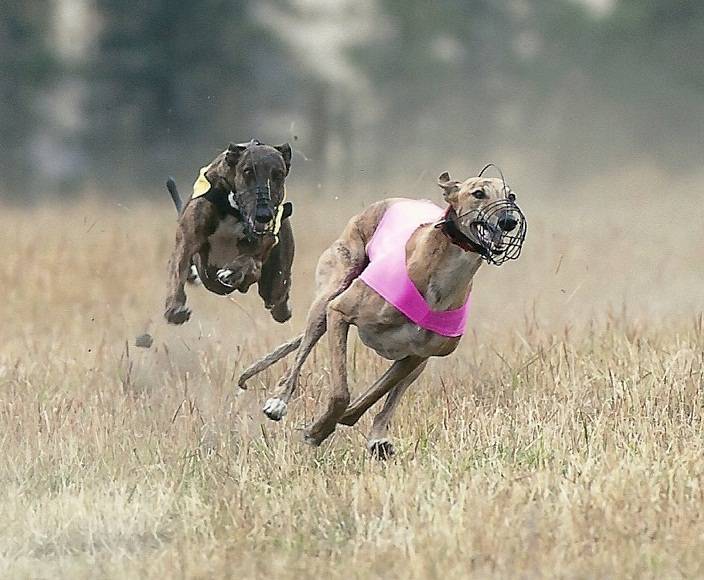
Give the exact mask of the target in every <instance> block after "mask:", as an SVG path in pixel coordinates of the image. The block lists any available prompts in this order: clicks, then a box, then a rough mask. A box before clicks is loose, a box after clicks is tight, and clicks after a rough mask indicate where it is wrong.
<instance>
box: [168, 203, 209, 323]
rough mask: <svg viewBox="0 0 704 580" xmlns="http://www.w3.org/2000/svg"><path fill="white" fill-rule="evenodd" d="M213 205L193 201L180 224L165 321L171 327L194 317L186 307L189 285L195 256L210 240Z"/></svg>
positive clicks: (187, 207) (172, 261) (171, 261)
mask: <svg viewBox="0 0 704 580" xmlns="http://www.w3.org/2000/svg"><path fill="white" fill-rule="evenodd" d="M210 205H211V204H210V203H209V202H207V201H206V200H201V199H197V200H193V201H192V202H190V203H189V204H188V205H187V206H186V209H185V210H184V212H183V214H182V215H181V217H180V218H179V221H178V226H177V228H176V244H175V246H174V251H173V252H172V254H171V259H170V260H169V267H168V270H169V273H168V278H169V279H168V288H167V297H166V304H165V310H164V318H166V320H167V321H168V322H170V323H171V324H183V323H184V322H186V321H187V320H188V319H189V318H190V317H191V311H190V310H189V309H188V308H186V289H185V284H186V280H187V279H188V276H189V274H190V273H191V263H192V260H193V256H194V255H195V254H196V253H198V252H199V251H200V249H201V248H202V246H203V244H204V243H206V241H207V237H208V228H209V227H210V222H211V221H212V219H211V218H212V216H211V208H210V207H209V206H210ZM211 229H212V227H211Z"/></svg>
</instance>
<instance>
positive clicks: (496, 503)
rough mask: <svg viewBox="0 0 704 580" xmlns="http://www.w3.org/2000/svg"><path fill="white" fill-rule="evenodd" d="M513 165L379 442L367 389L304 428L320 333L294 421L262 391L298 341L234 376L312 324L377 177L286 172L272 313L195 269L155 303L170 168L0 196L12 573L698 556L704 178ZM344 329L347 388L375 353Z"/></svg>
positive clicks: (480, 573)
mask: <svg viewBox="0 0 704 580" xmlns="http://www.w3.org/2000/svg"><path fill="white" fill-rule="evenodd" d="M698 186H699V189H697V187H698ZM514 187H515V188H516V190H517V191H518V192H519V200H520V201H521V203H522V206H523V208H524V210H525V212H526V214H527V216H528V219H529V233H528V241H527V243H526V247H525V251H524V255H523V257H522V258H521V260H519V261H518V262H512V263H509V264H507V265H506V266H504V267H502V268H501V269H496V268H493V267H484V268H483V269H482V270H481V271H480V272H479V274H478V277H477V282H476V287H475V288H476V289H475V294H474V303H473V308H474V310H473V312H472V315H471V325H470V326H471V332H470V333H469V334H468V335H467V336H466V337H465V339H464V341H463V343H462V345H461V347H460V349H459V350H458V351H457V352H456V353H455V354H453V355H452V356H451V357H449V358H446V359H436V360H434V361H433V362H432V363H431V365H430V366H429V369H428V370H427V371H426V372H425V373H424V374H423V375H422V376H421V378H420V379H419V380H418V382H417V383H416V385H415V386H414V387H413V388H412V389H411V390H410V391H409V394H408V395H407V396H406V399H405V400H404V401H403V403H402V405H401V408H400V410H399V412H398V414H397V420H396V422H395V424H394V425H393V431H392V434H393V437H394V439H395V443H396V447H397V451H398V456H397V457H396V458H395V459H394V460H392V461H390V462H387V463H379V462H375V461H373V460H371V459H370V458H369V457H368V456H367V454H366V450H365V446H364V444H365V434H366V433H367V432H368V429H369V427H370V422H371V421H370V419H371V413H370V414H369V417H365V418H364V419H363V421H361V422H360V423H359V424H358V426H357V427H356V428H352V429H350V428H340V429H338V432H337V433H336V434H335V435H334V436H333V437H332V438H331V439H330V440H329V442H327V443H326V444H325V445H323V446H322V447H321V448H319V449H315V450H314V449H310V448H307V447H303V446H302V445H300V444H299V443H297V442H296V430H297V428H299V427H300V426H302V425H304V424H305V423H306V421H308V420H310V418H311V417H312V416H313V414H314V412H315V409H316V406H317V405H319V401H320V399H321V397H322V396H324V394H325V392H326V388H327V378H328V371H327V364H328V360H329V359H328V351H327V346H326V345H325V344H324V341H323V343H321V346H319V347H318V349H317V350H316V351H315V353H314V355H313V356H312V357H311V359H310V362H309V364H307V366H306V367H305V371H304V375H303V377H302V382H301V389H300V391H299V396H298V398H297V399H296V400H295V402H294V403H293V404H292V406H291V408H290V410H289V415H288V416H287V418H286V420H285V421H284V422H282V423H280V424H274V423H271V422H267V421H266V420H265V419H264V418H263V416H262V415H261V413H260V412H259V408H260V406H261V404H262V402H263V401H264V399H265V396H266V388H267V386H272V384H273V382H274V381H275V380H276V379H277V378H278V376H279V374H280V373H281V372H282V371H283V369H284V368H285V364H286V363H281V364H280V365H278V366H276V367H274V368H273V369H272V371H271V372H267V373H264V374H263V375H261V376H260V377H258V378H257V380H254V381H252V383H251V386H250V390H249V391H247V392H246V393H244V394H239V395H237V394H236V393H235V392H234V389H233V377H234V376H235V375H236V374H237V373H238V371H239V370H240V369H242V368H243V367H244V366H246V365H247V364H249V363H250V362H251V361H252V360H253V359H254V358H256V357H257V356H259V355H261V354H263V353H265V352H267V351H268V350H269V349H270V348H272V347H273V346H276V345H277V344H279V343H280V342H282V341H283V340H284V339H286V338H288V337H289V336H292V335H293V334H294V333H296V332H298V331H299V329H301V328H302V324H303V320H304V317H305V310H306V308H307V306H308V304H309V303H310V289H311V284H312V273H313V268H314V265H315V262H316V259H317V256H318V254H319V252H320V251H321V249H322V248H323V247H324V245H325V244H326V243H328V242H329V241H330V240H332V239H333V237H334V236H335V235H336V233H337V231H338V230H339V228H340V227H341V226H342V224H343V223H344V222H345V221H346V219H347V218H348V217H349V215H351V212H353V211H356V210H358V209H361V207H362V206H363V205H364V203H365V201H368V200H371V199H373V198H374V195H373V194H368V195H367V196H366V197H364V196H361V197H359V198H355V199H354V201H350V200H347V201H341V200H337V201H332V200H331V201H329V202H324V203H322V204H318V205H317V206H314V205H313V203H312V202H307V201H305V200H300V192H297V191H295V190H291V191H290V192H289V193H290V196H291V197H292V198H293V199H294V200H296V199H297V193H298V194H299V197H298V199H299V201H298V203H297V209H296V214H295V216H294V218H295V220H294V226H295V229H296V233H297V237H298V254H297V264H296V271H295V280H294V284H295V291H294V296H293V305H294V310H295V312H294V319H293V321H292V322H290V323H287V324H286V325H283V326H281V325H277V324H276V323H274V322H273V321H272V320H271V319H270V318H269V317H268V315H267V314H266V313H265V312H264V310H263V309H262V308H261V306H260V303H259V301H258V298H257V297H256V296H255V295H247V296H241V295H237V296H236V297H234V298H232V299H229V298H218V297H216V296H213V295H209V294H207V293H206V292H205V291H204V290H203V289H199V288H196V289H191V291H190V304H191V306H192V307H193V319H192V321H191V322H190V323H188V324H187V325H185V326H184V327H181V328H175V327H168V326H167V325H166V324H165V323H163V322H162V320H161V310H162V302H163V297H164V282H165V280H164V278H165V275H164V272H165V263H166V259H167V256H168V252H169V249H170V247H169V246H170V243H171V239H172V236H173V227H174V214H173V209H172V207H170V201H169V200H168V196H167V195H166V193H164V199H163V201H162V202H161V203H157V202H150V203H147V202H140V201H137V200H134V199H131V200H125V201H122V202H120V203H119V204H118V203H116V202H115V201H114V200H113V201H108V200H102V201H101V200H98V201H95V200H92V201H84V202H80V203H75V204H72V205H71V206H62V207H58V206H51V205H44V206H41V207H38V208H34V209H22V208H13V207H9V206H6V205H5V206H3V207H1V209H2V212H1V213H0V231H1V232H2V233H1V234H0V237H1V239H2V242H3V243H2V247H3V248H4V249H5V253H4V255H3V257H2V259H1V260H0V284H1V287H2V289H3V293H4V296H3V299H2V301H0V312H1V318H0V320H1V321H2V322H1V325H0V441H1V442H2V456H1V459H0V498H1V499H0V522H1V523H2V525H1V526H0V577H2V578H60V577H63V578H72V579H81V578H121V579H124V578H161V579H164V578H171V577H175V578H257V577H267V578H276V579H278V578H283V579H286V578H301V577H303V578H309V577H320V578H323V577H325V578H328V577H329V578H345V579H347V578H375V577H385V578H418V579H420V578H442V579H443V580H448V579H450V578H467V577H476V578H509V577H511V578H513V577H523V578H537V577H555V578H600V577H610V578H643V577H659V578H663V577H668V578H679V577H681V578H695V577H704V509H703V507H702V506H704V420H703V419H704V416H703V414H704V392H703V389H704V384H703V383H704V316H703V314H702V313H703V311H704V297H703V295H702V290H703V288H704V284H703V282H704V277H703V275H702V263H703V261H704V227H703V225H702V224H704V209H703V207H702V203H701V201H702V198H701V187H700V182H698V181H696V180H691V181H686V180H682V182H681V183H677V184H676V187H675V185H673V182H672V181H669V180H667V179H665V178H664V177H661V176H658V175H656V174H649V173H648V172H634V173H633V174H631V175H628V176H626V177H624V178H623V179H620V180H617V181H616V182H614V183H609V182H608V181H607V180H606V179H605V178H601V179H595V180H594V182H593V183H591V184H587V185H585V186H584V187H583V188H580V190H579V191H574V192H569V193H564V194H561V193H559V192H554V191H550V192H546V191H541V189H542V188H543V187H544V185H541V184H540V182H539V181H538V180H536V182H535V183H531V182H530V181H526V182H525V183H523V184H517V183H514ZM531 190H532V191H531ZM411 193H412V194H413V195H418V196H422V194H423V190H422V188H420V187H418V189H417V191H412V192H411ZM431 194H433V195H436V193H435V191H434V190H433V188H432V186H430V187H429V188H428V189H427V190H426V191H425V195H426V196H427V195H431ZM521 194H522V195H521ZM438 199H439V195H438ZM314 207H315V209H313V208H314ZM145 331H148V332H150V333H151V334H152V335H153V336H154V338H155V342H154V345H153V346H152V348H151V349H149V350H146V349H140V348H135V346H134V337H135V336H136V335H138V334H141V333H142V332H145ZM352 344H353V346H352V347H351V351H350V352H351V354H350V364H351V369H352V376H351V386H352V388H354V389H360V388H362V387H363V386H365V385H367V384H368V383H369V382H370V381H372V380H373V378H375V377H376V376H377V375H379V374H380V373H381V372H382V370H383V369H384V368H385V364H386V363H385V362H384V361H382V360H380V359H378V358H377V357H376V356H375V355H373V354H371V353H369V352H368V351H366V350H365V349H363V348H362V347H361V346H360V345H359V343H358V342H356V338H355V337H352Z"/></svg>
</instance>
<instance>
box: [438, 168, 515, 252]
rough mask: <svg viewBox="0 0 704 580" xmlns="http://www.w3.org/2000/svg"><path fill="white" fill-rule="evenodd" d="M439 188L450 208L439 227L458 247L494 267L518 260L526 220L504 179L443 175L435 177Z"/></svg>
mask: <svg viewBox="0 0 704 580" xmlns="http://www.w3.org/2000/svg"><path fill="white" fill-rule="evenodd" d="M438 185H439V186H440V187H441V188H442V189H443V192H444V198H445V201H447V203H448V204H449V208H448V211H447V214H446V217H445V220H444V222H443V223H442V225H443V227H444V228H445V229H446V232H447V233H448V235H449V236H450V237H451V238H452V240H453V241H454V242H455V243H456V244H457V245H459V246H461V247H462V248H463V249H464V250H466V251H472V252H477V253H479V254H481V255H482V257H483V258H484V259H486V260H487V262H489V263H492V264H496V265H500V264H503V263H504V262H505V261H506V260H515V259H516V258H518V256H519V255H520V253H521V248H522V247H523V241H524V240H525V236H526V219H525V216H524V215H523V212H522V211H521V210H520V208H519V207H518V205H517V204H516V194H515V193H514V192H513V191H512V190H511V188H510V187H508V186H507V185H506V182H505V181H504V180H503V179H496V178H491V177H470V178H469V179H466V180H465V181H456V180H454V179H452V178H451V177H450V174H449V173H448V172H447V171H446V172H444V173H442V174H441V175H440V177H438Z"/></svg>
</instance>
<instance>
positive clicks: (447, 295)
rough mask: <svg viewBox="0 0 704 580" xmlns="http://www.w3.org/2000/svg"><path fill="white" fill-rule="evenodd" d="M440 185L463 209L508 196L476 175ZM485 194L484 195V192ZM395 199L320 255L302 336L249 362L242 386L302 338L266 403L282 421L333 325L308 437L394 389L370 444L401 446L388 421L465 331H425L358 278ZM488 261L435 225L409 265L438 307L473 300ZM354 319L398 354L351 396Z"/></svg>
mask: <svg viewBox="0 0 704 580" xmlns="http://www.w3.org/2000/svg"><path fill="white" fill-rule="evenodd" d="M438 184H439V185H440V186H441V187H442V188H443V189H444V191H445V194H444V197H445V200H446V201H447V202H448V203H449V204H450V205H451V206H452V208H454V210H455V212H456V213H457V214H463V213H464V212H467V211H469V210H471V209H474V208H479V207H482V206H483V205H484V204H488V203H491V202H493V201H495V200H497V199H499V198H500V197H503V196H504V195H505V190H504V184H503V182H502V181H500V180H498V179H490V178H470V179H468V180H466V181H464V182H458V181H453V180H451V179H450V177H449V175H448V174H447V173H443V174H442V175H441V176H440V178H439V181H438ZM480 190H481V192H483V193H482V197H481V198H478V197H477V192H478V191H480ZM398 201H399V200H398V199H388V200H384V201H381V202H378V203H375V204H373V205H372V206H370V207H369V208H367V209H366V210H365V211H363V212H362V213H361V214H359V215H357V216H355V217H353V218H352V219H351V220H350V222H349V223H348V224H347V226H346V227H345V229H344V231H343V232H342V234H341V236H340V238H339V239H338V240H337V241H335V242H334V243H333V244H332V246H330V247H329V248H328V249H327V250H325V252H323V254H322V256H321V257H320V260H319V262H318V268H317V272H316V284H317V296H316V298H315V300H314V301H313V304H312V306H311V308H310V311H309V313H308V322H307V325H306V331H305V333H304V335H303V337H302V339H296V340H294V341H290V342H289V343H287V345H283V346H282V347H280V348H279V349H277V351H276V353H275V354H276V356H274V353H272V355H269V356H268V357H265V359H264V361H266V362H264V361H259V362H257V363H255V364H254V365H253V366H252V367H250V369H247V370H246V371H245V372H244V374H243V375H242V377H241V379H240V386H243V385H244V382H245V381H246V380H248V379H249V378H250V377H251V376H253V375H254V374H256V373H257V372H260V371H261V370H263V369H264V368H266V367H267V366H269V365H270V364H273V363H274V362H276V360H278V359H280V358H282V357H283V356H285V355H286V354H288V352H291V351H293V350H294V348H295V347H296V346H298V343H299V341H300V346H298V351H297V354H296V360H295V363H294V364H293V366H292V367H291V369H290V370H289V371H288V373H287V374H286V375H284V376H283V377H282V378H281V380H280V381H279V383H278V386H277V388H276V389H275V391H274V394H273V395H272V398H271V399H269V400H268V401H267V403H266V405H265V407H264V412H265V413H266V414H267V415H268V416H269V418H272V419H275V420H278V419H280V418H281V417H282V416H283V415H284V414H285V412H286V407H287V404H288V401H289V400H290V399H291V397H292V395H293V393H294V390H295V388H296V384H297V380H298V375H299V373H300V370H301V367H302V365H303V363H304V361H305V360H306V358H307V356H308V355H309V354H310V352H311V350H312V348H313V346H314V345H315V343H316V342H317V341H318V340H319V339H320V338H321V337H322V335H323V334H324V333H325V332H326V331H327V332H328V335H329V340H330V347H331V352H332V365H331V367H332V368H331V380H332V393H331V397H330V400H329V401H328V405H327V408H326V409H325V411H324V412H323V414H322V415H321V416H320V417H319V418H318V419H317V420H316V421H315V422H314V423H313V425H311V426H310V427H309V428H308V429H307V430H306V431H305V440H306V441H307V442H308V443H311V444H312V445H319V444H320V443H321V442H322V441H324V440H325V439H326V438H327V437H328V436H329V435H330V434H331V433H332V432H333V431H334V430H335V427H336V425H337V424H338V423H341V424H345V425H353V424H354V423H356V421H357V420H358V419H359V418H360V417H361V416H362V414H363V413H364V412H365V411H367V409H369V407H371V406H372V405H373V404H374V403H375V402H377V401H378V400H379V399H380V398H381V397H383V396H384V395H386V394H387V393H388V397H387V400H386V403H385V405H384V408H383V409H382V411H381V412H380V413H379V414H378V415H377V416H376V418H375V419H374V426H373V430H372V435H371V437H370V439H369V448H370V450H371V451H372V453H373V454H374V455H376V456H377V457H386V456H388V455H391V454H392V453H393V447H392V445H391V443H390V442H389V440H388V438H387V430H388V425H389V422H390V420H391V417H392V416H393V413H394V411H395V409H396V407H397V405H398V402H399V400H400V398H401V396H402V395H403V393H404V392H405V390H406V389H407V388H408V387H409V386H410V385H411V383H413V381H414V380H415V379H416V378H417V377H418V376H419V375H420V373H421V372H422V370H423V369H424V368H425V365H426V362H427V360H428V359H429V358H430V357H433V356H447V355H449V354H450V353H452V352H453V351H454V350H455V349H456V348H457V345H458V344H459V341H460V338H459V337H456V338H452V337H445V336H441V335H439V334H435V333H433V332H431V331H428V330H424V329H422V328H420V327H418V326H417V325H415V324H414V323H413V322H412V321H410V320H409V319H408V318H406V317H405V316H404V315H403V314H402V313H400V312H399V311H398V310H397V309H396V308H395V307H393V306H392V305H391V304H389V303H387V302H386V301H385V300H384V299H383V298H382V297H381V296H380V295H379V294H377V293H376V292H375V291H374V290H372V289H371V288H370V287H368V286H367V285H366V284H365V283H364V282H363V281H361V280H359V279H358V276H359V274H360V273H361V272H362V270H363V269H364V267H365V266H366V264H367V256H366V251H365V247H366V245H367V243H368V242H369V241H370V240H371V238H372V236H373V234H374V231H375V230H376V228H377V226H378V224H379V221H380V220H381V217H382V216H383V215H384V212H385V210H386V208H387V207H388V206H389V205H391V204H393V203H396V202H398ZM481 263H482V258H481V256H480V255H479V254H476V253H472V252H466V251H464V250H462V249H461V248H460V247H458V246H457V245H455V244H453V243H452V241H451V240H450V239H449V238H448V237H447V235H446V234H445V233H444V232H443V231H442V230H441V229H438V228H436V227H434V226H433V225H432V224H429V225H425V226H421V227H420V228H418V229H417V230H416V231H415V232H414V234H413V235H412V236H411V238H410V240H409V241H408V243H407V245H406V264H407V268H408V273H409V276H410V278H411V280H412V281H413V282H414V284H415V285H416V287H417V288H418V290H419V291H420V292H421V294H423V296H424V297H425V299H426V300H427V301H428V303H429V305H430V306H431V308H433V309H434V310H449V309H454V308H458V307H460V306H461V305H462V304H463V303H464V302H465V300H466V298H467V296H468V294H469V292H470V290H471V287H472V279H473V277H474V275H475V273H476V272H477V270H478V268H479V266H480V265H481ZM350 325H354V326H356V327H357V331H358V334H359V337H360V339H361V340H362V342H363V343H364V344H365V345H367V346H368V347H369V348H371V349H373V350H375V351H376V352H377V353H378V354H380V355H381V356H383V357H385V358H387V359H390V360H393V361H395V362H394V363H393V364H392V365H391V367H390V368H389V370H388V371H387V372H386V373H385V374H384V375H383V376H382V377H381V378H380V379H379V380H377V382H376V383H374V384H373V385H372V386H371V387H370V388H369V389H368V390H367V391H366V392H364V393H362V394H361V395H359V396H358V397H357V398H356V399H355V400H354V401H352V402H351V403H350V393H349V390H348V387H347V360H346V359H347V334H348V329H349V326H350Z"/></svg>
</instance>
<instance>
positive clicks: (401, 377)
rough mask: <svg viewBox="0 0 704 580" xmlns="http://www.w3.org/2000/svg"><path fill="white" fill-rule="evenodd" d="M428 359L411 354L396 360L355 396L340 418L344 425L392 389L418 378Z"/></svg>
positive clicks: (353, 420) (357, 419)
mask: <svg viewBox="0 0 704 580" xmlns="http://www.w3.org/2000/svg"><path fill="white" fill-rule="evenodd" d="M427 360H428V359H425V358H421V357H417V356H409V357H406V358H404V359H401V360H397V361H395V362H394V363H393V364H392V365H391V366H390V367H389V368H388V370H387V371H386V372H385V373H384V374H383V375H381V376H380V377H379V378H378V379H377V380H376V381H375V382H374V384H373V385H372V386H371V387H369V388H368V389H367V390H366V391H365V392H364V393H361V394H360V395H359V396H357V397H356V398H355V400H354V401H352V403H350V405H349V407H347V409H346V410H345V412H344V414H343V415H342V417H340V419H339V420H338V423H341V424H342V425H350V426H351V425H354V424H355V423H357V421H359V418H360V417H361V416H362V415H364V413H366V412H367V410H368V409H369V408H370V407H371V406H372V405H374V403H376V402H377V401H378V400H379V399H381V398H382V397H383V396H384V395H385V394H386V393H388V392H389V391H391V390H392V389H397V388H399V387H400V386H402V385H403V384H404V383H406V382H407V383H408V384H409V385H410V384H411V383H412V382H413V381H415V380H416V378H417V377H418V375H420V373H421V372H422V371H423V369H424V368H425V362H426V361H427Z"/></svg>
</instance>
